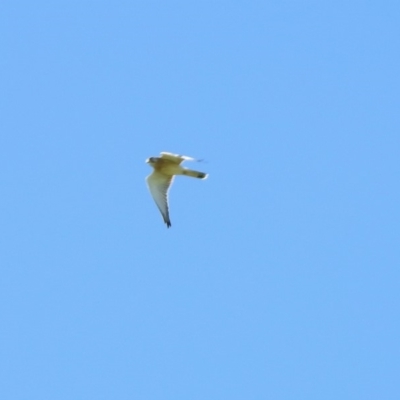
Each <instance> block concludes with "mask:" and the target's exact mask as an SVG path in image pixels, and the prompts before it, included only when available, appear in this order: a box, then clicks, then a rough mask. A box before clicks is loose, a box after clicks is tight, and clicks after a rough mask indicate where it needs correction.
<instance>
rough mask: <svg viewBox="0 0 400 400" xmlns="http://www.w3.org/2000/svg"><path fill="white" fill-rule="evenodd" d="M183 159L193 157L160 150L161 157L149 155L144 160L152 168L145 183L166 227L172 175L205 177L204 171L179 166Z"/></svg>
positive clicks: (168, 219)
mask: <svg viewBox="0 0 400 400" xmlns="http://www.w3.org/2000/svg"><path fill="white" fill-rule="evenodd" d="M184 160H194V159H193V158H191V157H186V156H181V155H178V154H172V153H166V152H162V153H161V157H150V158H148V159H147V160H146V162H147V163H148V164H150V165H151V166H152V167H153V168H154V171H153V173H151V174H150V175H149V176H148V177H147V178H146V181H147V185H148V187H149V190H150V193H151V195H152V196H153V199H154V201H155V202H156V204H157V207H158V208H159V210H160V212H161V215H162V216H163V219H164V222H165V223H166V224H167V227H168V228H169V227H170V226H171V220H170V218H169V209H168V189H169V188H170V186H171V184H172V182H173V180H174V176H175V175H186V176H190V177H193V178H199V179H205V178H207V174H205V173H204V172H199V171H194V170H191V169H188V168H185V167H181V165H180V164H181V163H182V161H184Z"/></svg>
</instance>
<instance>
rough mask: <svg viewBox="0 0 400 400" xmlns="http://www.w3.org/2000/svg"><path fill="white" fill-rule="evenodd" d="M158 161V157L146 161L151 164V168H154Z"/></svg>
mask: <svg viewBox="0 0 400 400" xmlns="http://www.w3.org/2000/svg"><path fill="white" fill-rule="evenodd" d="M157 161H158V158H157V157H150V158H148V159H147V160H146V162H147V164H150V165H151V166H153V165H154V164H155V163H156V162H157Z"/></svg>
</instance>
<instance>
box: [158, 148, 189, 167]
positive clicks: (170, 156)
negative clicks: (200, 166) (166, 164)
mask: <svg viewBox="0 0 400 400" xmlns="http://www.w3.org/2000/svg"><path fill="white" fill-rule="evenodd" d="M161 158H164V159H166V160H169V161H172V162H176V163H177V164H180V163H181V162H182V161H183V160H186V161H195V160H196V159H195V158H192V157H188V156H182V155H180V154H172V153H167V152H165V151H163V152H161Z"/></svg>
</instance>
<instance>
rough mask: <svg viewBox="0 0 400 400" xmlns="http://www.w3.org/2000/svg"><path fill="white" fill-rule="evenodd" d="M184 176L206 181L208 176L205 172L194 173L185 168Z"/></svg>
mask: <svg viewBox="0 0 400 400" xmlns="http://www.w3.org/2000/svg"><path fill="white" fill-rule="evenodd" d="M182 175H186V176H191V177H192V178H199V179H206V178H207V176H208V175H207V174H205V173H204V172H199V171H194V170H192V169H187V168H183V171H182Z"/></svg>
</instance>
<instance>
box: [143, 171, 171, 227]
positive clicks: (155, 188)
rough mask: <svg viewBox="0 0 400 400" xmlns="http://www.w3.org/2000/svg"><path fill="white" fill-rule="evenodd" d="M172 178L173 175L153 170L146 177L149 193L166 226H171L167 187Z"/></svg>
mask: <svg viewBox="0 0 400 400" xmlns="http://www.w3.org/2000/svg"><path fill="white" fill-rule="evenodd" d="M173 178H174V177H173V176H168V175H164V174H162V173H160V172H158V171H154V172H153V173H152V174H150V175H149V176H148V177H147V178H146V182H147V186H148V187H149V190H150V193H151V195H152V196H153V199H154V201H155V202H156V204H157V207H158V208H159V210H160V212H161V215H162V216H163V219H164V222H165V223H166V224H167V226H168V228H169V227H170V226H171V221H170V219H169V210H168V189H169V187H170V186H171V183H172V181H173Z"/></svg>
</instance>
